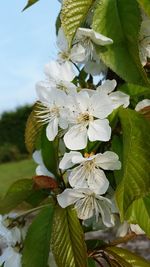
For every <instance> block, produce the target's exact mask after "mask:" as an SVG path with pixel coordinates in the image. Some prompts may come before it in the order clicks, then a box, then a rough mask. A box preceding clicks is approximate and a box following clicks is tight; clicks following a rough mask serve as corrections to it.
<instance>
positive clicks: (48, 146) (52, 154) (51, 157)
mask: <svg viewBox="0 0 150 267" xmlns="http://www.w3.org/2000/svg"><path fill="white" fill-rule="evenodd" d="M41 152H42V158H43V162H44V164H45V166H46V168H47V169H48V170H49V171H50V172H52V173H53V174H55V175H56V176H57V174H58V140H57V139H55V140H54V141H52V142H51V141H49V140H48V139H47V137H46V131H45V129H43V131H42V134H41Z"/></svg>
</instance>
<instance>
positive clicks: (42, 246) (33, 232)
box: [22, 206, 54, 267]
mask: <svg viewBox="0 0 150 267" xmlns="http://www.w3.org/2000/svg"><path fill="white" fill-rule="evenodd" d="M53 213H54V208H53V207H52V206H48V207H45V208H43V209H42V211H41V212H40V213H39V214H38V215H37V217H36V218H35V219H34V221H33V223H32V224H31V226H30V227H29V230H28V232H27V236H26V239H25V242H24V248H23V256H22V266H23V267H47V262H48V256H49V251H50V238H51V230H52V223H53Z"/></svg>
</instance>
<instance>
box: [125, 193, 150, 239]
mask: <svg viewBox="0 0 150 267" xmlns="http://www.w3.org/2000/svg"><path fill="white" fill-rule="evenodd" d="M149 207H150V195H148V196H146V197H141V198H139V199H137V200H135V201H134V202H133V203H132V205H131V206H130V207H129V209H128V210H127V213H126V220H128V222H129V223H134V224H138V225H139V226H140V227H141V228H142V229H143V230H144V231H145V233H146V234H147V235H148V236H149V237H150V208H149Z"/></svg>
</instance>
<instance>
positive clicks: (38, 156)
mask: <svg viewBox="0 0 150 267" xmlns="http://www.w3.org/2000/svg"><path fill="white" fill-rule="evenodd" d="M32 157H33V159H34V161H35V162H36V163H37V164H38V166H37V168H36V174H37V175H45V176H49V177H53V178H54V175H53V174H52V173H51V172H50V171H48V170H47V168H46V167H45V165H44V162H43V159H42V155H41V150H36V151H35V152H34V153H33V155H32Z"/></svg>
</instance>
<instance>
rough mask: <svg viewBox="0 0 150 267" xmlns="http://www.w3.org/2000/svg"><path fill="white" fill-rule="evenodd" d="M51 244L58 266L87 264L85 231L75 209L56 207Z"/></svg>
mask: <svg viewBox="0 0 150 267" xmlns="http://www.w3.org/2000/svg"><path fill="white" fill-rule="evenodd" d="M51 246H52V251H53V254H54V256H55V260H56V263H57V265H58V267H62V266H65V267H86V266H87V255H86V246H85V242H84V233H83V231H82V227H81V225H80V222H79V220H78V218H77V215H76V211H75V210H74V209H72V208H66V209H62V208H61V207H59V206H58V207H56V209H55V214H54V222H53V231H52V239H51Z"/></svg>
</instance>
